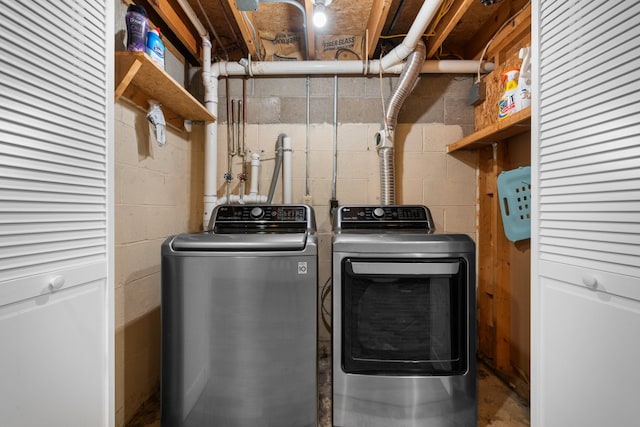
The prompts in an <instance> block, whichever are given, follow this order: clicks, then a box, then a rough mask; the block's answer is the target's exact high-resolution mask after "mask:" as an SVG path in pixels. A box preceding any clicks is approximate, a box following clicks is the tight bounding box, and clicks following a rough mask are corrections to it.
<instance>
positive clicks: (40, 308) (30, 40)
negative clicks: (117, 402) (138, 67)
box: [0, 0, 113, 426]
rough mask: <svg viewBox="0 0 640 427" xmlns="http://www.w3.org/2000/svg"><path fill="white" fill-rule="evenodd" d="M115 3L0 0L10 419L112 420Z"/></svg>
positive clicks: (0, 314) (5, 406)
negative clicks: (112, 151)
mask: <svg viewBox="0 0 640 427" xmlns="http://www.w3.org/2000/svg"><path fill="white" fill-rule="evenodd" d="M112 58H113V4H112V1H111V0H109V1H91V2H85V1H80V0H62V1H56V2H51V1H45V0H37V1H25V0H23V1H8V0H0V342H1V347H0V378H2V380H1V381H0V396H2V398H0V425H3V426H45V425H46V426H108V425H112V424H113V378H112V377H113V289H112V285H111V282H112V277H111V276H112V273H111V272H112V256H111V255H110V254H111V253H112V248H113V245H112V238H111V236H112V230H111V228H112V225H111V220H112V217H113V216H112V213H111V212H112V209H111V208H110V206H112V205H113V202H112V182H113V179H112V176H111V175H112V172H111V171H112V156H111V154H110V150H112V148H111V147H112V146H113V144H112V142H113V141H112V138H113V136H112V135H113V131H112V128H113V124H112V123H113V101H112V99H113V98H112V97H113V59H112Z"/></svg>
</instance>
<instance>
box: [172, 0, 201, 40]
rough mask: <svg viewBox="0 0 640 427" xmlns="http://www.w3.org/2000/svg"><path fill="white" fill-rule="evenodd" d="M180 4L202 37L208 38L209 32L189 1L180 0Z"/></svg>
mask: <svg viewBox="0 0 640 427" xmlns="http://www.w3.org/2000/svg"><path fill="white" fill-rule="evenodd" d="M178 4H179V5H180V7H181V8H182V10H183V11H184V13H185V14H186V15H187V18H189V21H191V23H192V24H193V26H194V27H196V30H197V31H198V34H200V37H202V38H205V37H206V38H208V37H209V32H208V31H207V30H206V29H205V28H204V25H202V22H200V20H199V19H198V15H196V13H195V12H194V10H193V9H192V8H191V5H190V4H189V2H188V1H187V0H178Z"/></svg>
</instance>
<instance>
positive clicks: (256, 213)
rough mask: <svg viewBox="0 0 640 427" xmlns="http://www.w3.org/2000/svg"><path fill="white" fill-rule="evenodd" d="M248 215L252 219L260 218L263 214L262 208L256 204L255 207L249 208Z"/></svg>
mask: <svg viewBox="0 0 640 427" xmlns="http://www.w3.org/2000/svg"><path fill="white" fill-rule="evenodd" d="M250 215H251V218H253V219H260V218H262V217H263V216H264V210H263V209H262V208H260V207H258V206H256V207H255V208H253V209H251V212H250Z"/></svg>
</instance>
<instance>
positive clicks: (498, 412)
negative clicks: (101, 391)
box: [127, 342, 530, 427]
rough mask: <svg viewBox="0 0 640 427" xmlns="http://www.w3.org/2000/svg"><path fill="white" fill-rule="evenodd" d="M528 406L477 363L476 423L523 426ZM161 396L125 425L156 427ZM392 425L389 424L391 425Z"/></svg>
mask: <svg viewBox="0 0 640 427" xmlns="http://www.w3.org/2000/svg"><path fill="white" fill-rule="evenodd" d="M330 351H331V347H330V343H329V342H321V343H320V345H319V348H318V366H319V369H318V409H319V413H320V422H319V425H318V427H331V354H330ZM529 420H530V418H529V406H528V403H527V402H525V401H523V400H522V399H521V398H520V397H519V396H518V395H517V394H516V393H515V392H513V390H511V389H510V388H509V387H508V386H507V385H506V384H504V383H503V382H502V381H501V380H500V379H498V378H497V377H496V376H495V375H494V374H493V373H492V372H491V370H490V369H489V368H488V367H487V366H486V365H484V364H483V363H479V364H478V427H524V426H529V425H530V421H529ZM159 426H160V396H159V392H157V393H155V394H154V395H153V396H152V397H151V398H150V399H149V400H148V401H147V402H145V403H144V404H143V405H142V406H141V407H140V409H139V410H138V412H137V413H136V415H135V416H134V417H133V418H132V420H131V421H130V422H129V423H127V427H159ZM390 427H392V426H390Z"/></svg>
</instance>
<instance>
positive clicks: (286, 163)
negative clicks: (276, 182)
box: [282, 136, 293, 203]
mask: <svg viewBox="0 0 640 427" xmlns="http://www.w3.org/2000/svg"><path fill="white" fill-rule="evenodd" d="M282 149H283V151H284V152H283V155H282V185H283V189H282V201H283V202H284V203H291V201H292V198H293V196H292V191H291V186H292V177H291V155H292V144H291V138H290V137H288V136H285V137H284V139H283V141H282Z"/></svg>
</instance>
